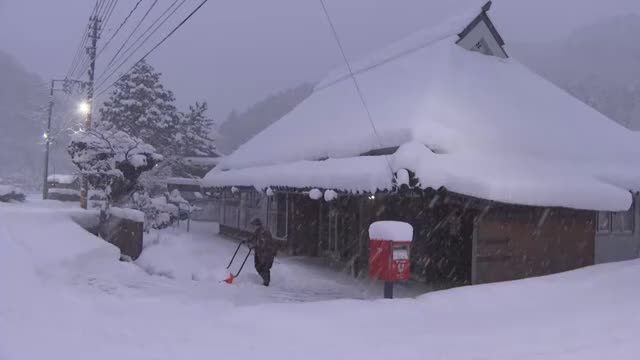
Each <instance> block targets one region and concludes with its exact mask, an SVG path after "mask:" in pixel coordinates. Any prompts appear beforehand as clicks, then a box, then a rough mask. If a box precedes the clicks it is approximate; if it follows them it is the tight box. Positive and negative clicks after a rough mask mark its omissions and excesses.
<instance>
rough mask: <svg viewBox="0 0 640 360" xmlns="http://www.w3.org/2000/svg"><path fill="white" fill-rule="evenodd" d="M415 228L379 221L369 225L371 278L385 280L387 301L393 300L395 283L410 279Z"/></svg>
mask: <svg viewBox="0 0 640 360" xmlns="http://www.w3.org/2000/svg"><path fill="white" fill-rule="evenodd" d="M412 239H413V227H412V226H411V225H410V224H408V223H405V222H400V221H377V222H374V223H373V224H371V225H370V226H369V278H370V279H373V280H383V281H384V282H385V283H384V297H385V299H392V298H393V284H394V282H396V281H403V280H409V277H410V275H411V264H410V256H409V255H410V248H411V240H412Z"/></svg>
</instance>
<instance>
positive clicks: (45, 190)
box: [42, 80, 56, 200]
mask: <svg viewBox="0 0 640 360" xmlns="http://www.w3.org/2000/svg"><path fill="white" fill-rule="evenodd" d="M55 83H56V81H55V80H51V89H50V90H49V113H48V115H47V132H46V133H44V142H45V150H44V176H43V178H44V180H43V184H42V199H43V200H46V199H47V196H48V195H49V182H48V178H49V145H50V144H51V139H49V137H50V136H51V116H52V113H53V88H54V86H55Z"/></svg>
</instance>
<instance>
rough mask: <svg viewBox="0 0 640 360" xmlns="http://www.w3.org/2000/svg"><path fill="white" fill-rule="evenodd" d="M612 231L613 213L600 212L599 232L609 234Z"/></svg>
mask: <svg viewBox="0 0 640 360" xmlns="http://www.w3.org/2000/svg"><path fill="white" fill-rule="evenodd" d="M610 231H611V213H610V212H608V211H599V212H598V232H600V233H608V232H610Z"/></svg>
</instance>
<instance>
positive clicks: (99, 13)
mask: <svg viewBox="0 0 640 360" xmlns="http://www.w3.org/2000/svg"><path fill="white" fill-rule="evenodd" d="M106 1H107V0H97V1H96V5H95V7H94V10H93V11H92V13H91V16H90V17H89V19H93V18H98V19H103V18H104V15H105V14H107V13H109V16H110V15H111V13H113V9H114V8H115V3H117V0H115V1H114V0H109V5H107V6H104V5H105V4H107V2H106ZM103 25H104V23H103ZM103 29H104V27H103ZM89 32H90V29H89V27H87V30H86V33H85V40H84V42H83V46H82V47H81V51H82V50H84V51H82V56H81V57H80V60H79V62H78V64H77V65H76V66H75V68H74V70H73V72H72V73H71V77H78V76H82V73H84V72H85V71H86V70H87V69H88V66H89V62H90V61H91V59H90V57H89V54H88V53H87V52H86V43H87V41H88V37H89ZM100 34H102V31H100Z"/></svg>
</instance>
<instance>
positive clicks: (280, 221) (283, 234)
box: [267, 194, 288, 240]
mask: <svg viewBox="0 0 640 360" xmlns="http://www.w3.org/2000/svg"><path fill="white" fill-rule="evenodd" d="M287 210H288V209H287V195H286V194H275V195H273V196H271V197H269V216H268V219H267V222H268V225H269V231H271V234H273V236H274V237H275V238H278V239H283V240H284V239H286V238H287Z"/></svg>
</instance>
